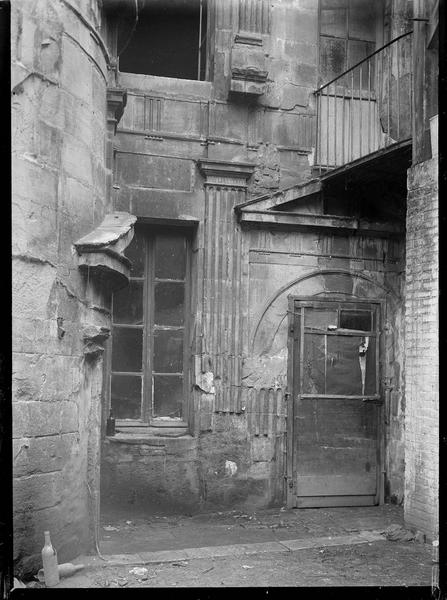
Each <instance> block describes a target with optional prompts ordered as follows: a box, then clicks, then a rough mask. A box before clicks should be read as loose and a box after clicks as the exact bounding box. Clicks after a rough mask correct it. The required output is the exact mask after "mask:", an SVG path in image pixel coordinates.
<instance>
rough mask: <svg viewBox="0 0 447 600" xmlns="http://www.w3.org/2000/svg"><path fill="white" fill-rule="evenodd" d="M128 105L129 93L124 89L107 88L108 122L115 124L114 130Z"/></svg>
mask: <svg viewBox="0 0 447 600" xmlns="http://www.w3.org/2000/svg"><path fill="white" fill-rule="evenodd" d="M126 103H127V91H126V90H125V89H123V88H110V87H109V88H107V121H108V122H109V123H113V125H114V128H115V130H116V127H117V125H118V123H119V122H120V119H121V117H122V116H123V112H124V108H125V106H126Z"/></svg>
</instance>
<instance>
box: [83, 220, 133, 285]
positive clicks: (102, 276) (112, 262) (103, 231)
mask: <svg viewBox="0 0 447 600" xmlns="http://www.w3.org/2000/svg"><path fill="white" fill-rule="evenodd" d="M136 220H137V218H136V217H135V216H134V215H131V214H129V213H125V212H114V213H111V214H108V215H106V216H105V217H104V220H103V221H102V223H101V224H100V225H99V226H98V227H96V228H95V229H94V230H93V231H91V232H90V233H88V234H87V235H85V236H83V237H82V238H80V239H79V240H77V242H75V244H74V247H75V249H76V251H77V253H78V266H79V268H80V269H81V270H82V271H87V272H89V273H90V274H91V275H92V276H93V277H95V278H97V279H98V280H100V281H102V282H103V283H104V284H105V285H106V286H107V287H108V288H109V289H112V290H113V289H119V288H120V287H123V286H124V285H126V283H127V282H128V280H129V275H130V268H131V266H132V265H131V262H130V261H129V259H128V258H126V256H124V254H123V251H124V250H125V249H126V247H127V246H128V245H129V244H130V242H131V241H132V238H133V228H134V224H135V222H136Z"/></svg>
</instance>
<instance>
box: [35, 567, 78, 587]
mask: <svg viewBox="0 0 447 600" xmlns="http://www.w3.org/2000/svg"><path fill="white" fill-rule="evenodd" d="M84 568H85V565H74V564H73V563H62V564H61V565H58V566H57V570H58V573H59V577H61V578H62V577H71V576H72V575H74V574H75V573H77V572H78V571H81V570H82V569H84ZM37 579H38V580H39V581H40V582H41V583H44V582H45V575H44V572H43V569H39V571H38V573H37Z"/></svg>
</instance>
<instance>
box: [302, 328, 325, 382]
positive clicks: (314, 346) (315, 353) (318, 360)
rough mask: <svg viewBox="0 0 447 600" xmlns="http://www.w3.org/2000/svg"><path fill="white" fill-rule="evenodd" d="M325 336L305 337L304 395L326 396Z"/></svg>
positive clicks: (308, 335) (311, 335) (310, 335)
mask: <svg viewBox="0 0 447 600" xmlns="http://www.w3.org/2000/svg"><path fill="white" fill-rule="evenodd" d="M325 337H326V336H324V335H313V334H310V333H306V334H305V335H304V353H303V394H324V340H325Z"/></svg>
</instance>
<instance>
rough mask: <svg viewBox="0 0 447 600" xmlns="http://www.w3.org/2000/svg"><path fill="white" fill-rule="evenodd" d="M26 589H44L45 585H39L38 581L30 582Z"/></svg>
mask: <svg viewBox="0 0 447 600" xmlns="http://www.w3.org/2000/svg"><path fill="white" fill-rule="evenodd" d="M26 587H27V588H31V589H33V588H34V589H41V588H44V587H45V584H44V583H41V582H40V581H30V582H29V583H27V584H26Z"/></svg>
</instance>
